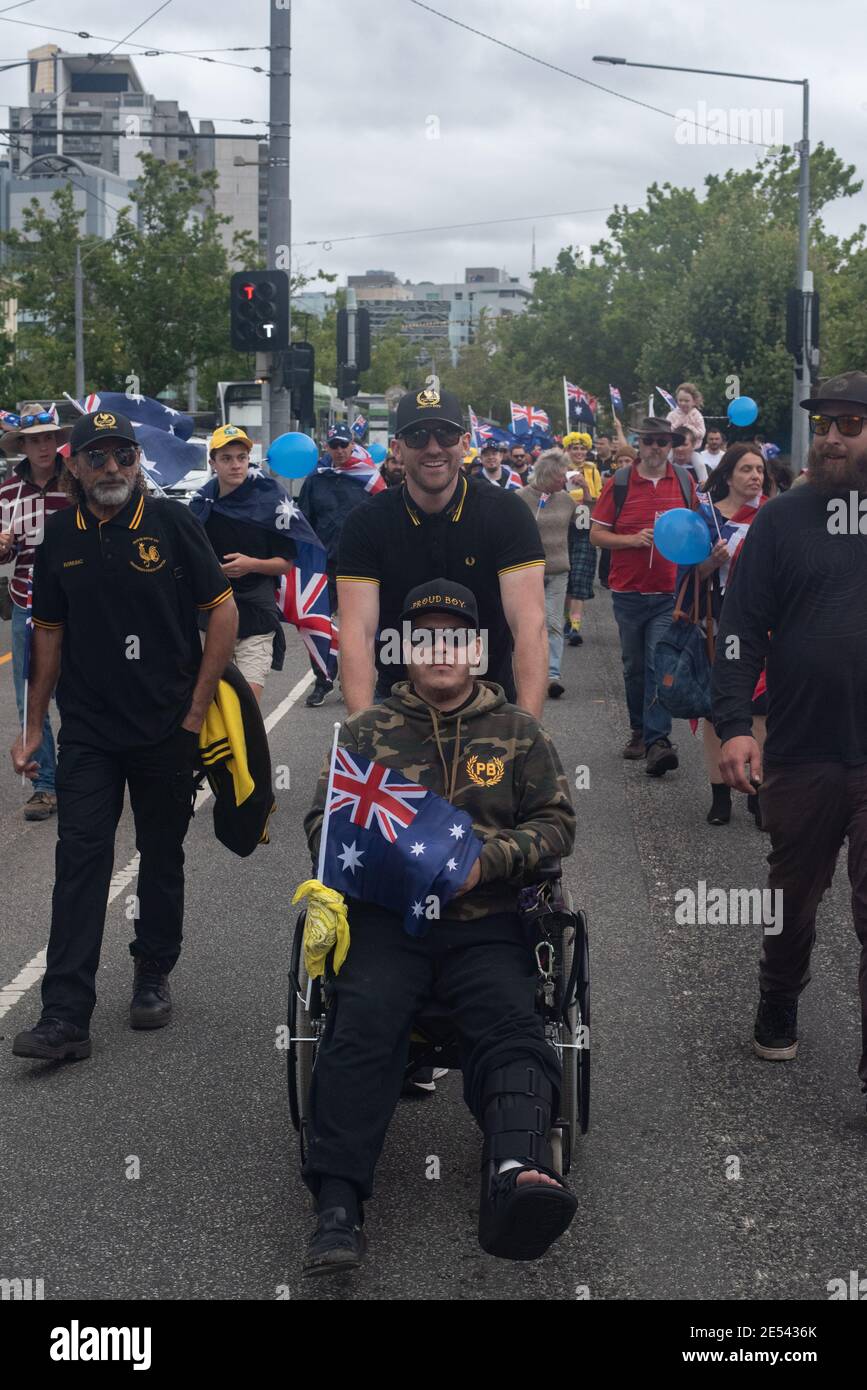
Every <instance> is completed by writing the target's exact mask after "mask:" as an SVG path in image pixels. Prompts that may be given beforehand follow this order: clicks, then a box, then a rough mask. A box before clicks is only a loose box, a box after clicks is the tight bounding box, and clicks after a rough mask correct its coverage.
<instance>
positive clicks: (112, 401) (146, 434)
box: [78, 391, 202, 488]
mask: <svg viewBox="0 0 867 1390" xmlns="http://www.w3.org/2000/svg"><path fill="white" fill-rule="evenodd" d="M78 404H79V405H80V406H81V408H82V410H83V411H84V412H85V414H90V413H91V412H92V411H94V410H104V411H109V412H113V413H114V414H116V415H126V417H127V419H128V420H129V422H130V424H131V425H132V427H133V429H134V430H135V437H136V439H137V440H138V444H139V448H140V449H141V451H142V460H141V461H142V467H143V468H144V470H145V472H146V473H147V474H148V476H149V477H151V478H152V479H153V481H154V482H155V483H156V484H157V486H158V487H161V488H168V487H174V485H175V483H178V482H180V480H181V478H183V477H186V475H187V473H191V472H192V471H193V469H196V468H201V467H202V452H201V450H200V449H199V448H198V447H197V446H196V445H195V444H189V443H187V440H188V439H189V437H190V435H191V434H192V432H193V419H192V416H190V415H184V414H182V413H181V411H179V410H173V409H172V408H171V406H168V405H163V403H162V401H158V400H155V399H154V398H153V397H152V396H142V395H135V396H126V395H124V394H123V392H121V391H101V392H99V393H97V392H94V393H93V394H92V395H90V396H85V397H84V399H83V400H80V401H79V402H78Z"/></svg>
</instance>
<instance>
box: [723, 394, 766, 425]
mask: <svg viewBox="0 0 867 1390" xmlns="http://www.w3.org/2000/svg"><path fill="white" fill-rule="evenodd" d="M758 414H759V407H758V406H757V405H756V403H755V401H754V400H753V398H752V396H736V397H735V399H734V400H733V401H730V402H729V408H728V417H729V419H730V420H731V422H732V424H733V425H751V424H752V423H753V421H754V420H755V419H757V418H758Z"/></svg>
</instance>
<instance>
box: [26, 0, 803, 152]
mask: <svg viewBox="0 0 867 1390" xmlns="http://www.w3.org/2000/svg"><path fill="white" fill-rule="evenodd" d="M409 3H410V4H411V5H415V7H416V9H418V10H427V12H428V14H432V15H436V17H437V19H444V20H445V22H446V23H447V24H454V26H455V27H456V28H457V29H463V30H464V31H465V32H466V33H468V34H475V36H476V38H479V39H485V40H486V41H487V42H488V43H493V44H496V46H497V47H498V48H504V49H505V50H506V52H507V53H514V54H515V55H516V56H517V57H518V58H524V59H525V60H526V61H527V62H528V63H537V64H538V65H539V67H543V68H547V69H548V70H549V71H550V72H556V73H559V74H560V76H561V77H571V79H572V81H573V82H582V83H583V84H584V86H585V87H593V88H594V89H595V90H596V91H597V92H605V94H606V95H607V96H610V97H617V99H618V101H628V102H629V104H630V106H641V107H643V108H644V110H645V111H655V112H656V114H657V115H658V116H667V117H668V118H669V119H670V120H672V121H678V122H679V123H680V124H682V125H691V126H694V127H695V129H696V130H712V131H713V132H714V134H716V133H717V132H716V130H715V129H714V127H713V126H709V125H705V124H704V122H703V121H693V120H690V119H689V118H688V117H681V116H679V115H677V114H676V113H675V112H674V111H666V110H665V108H664V107H662V106H654V105H653V103H652V102H649V101H641V100H640V98H639V97H631V96H627V94H626V93H625V92H618V91H616V90H615V88H614V87H603V85H602V83H601V82H594V81H593V80H592V78H589V77H582V76H581V75H580V73H577V72H572V71H571V70H570V69H569V68H561V67H559V66H558V65H557V63H551V62H549V61H548V59H547V58H539V57H537V55H536V54H535V53H527V52H526V51H525V50H524V49H523V48H517V47H516V46H515V45H514V44H511V43H506V41H505V40H504V39H498V38H496V36H495V35H494V34H487V33H486V32H485V31H484V29H474V28H473V26H472V25H471V24H465V23H464V21H463V20H461V19H455V18H454V16H453V15H450V14H444V13H443V11H442V10H435V9H434V7H433V5H427V4H425V3H424V0H409ZM12 22H13V23H14V21H12ZM729 143H731V144H738V145H758V146H760V147H761V148H762V149H764V150H772V149H776V148H777V147H776V145H769V144H768V143H767V142H766V141H765V140H749V139H747V138H746V137H745V136H743V137H742V136H737V137H736V138H733V137H732V136H729Z"/></svg>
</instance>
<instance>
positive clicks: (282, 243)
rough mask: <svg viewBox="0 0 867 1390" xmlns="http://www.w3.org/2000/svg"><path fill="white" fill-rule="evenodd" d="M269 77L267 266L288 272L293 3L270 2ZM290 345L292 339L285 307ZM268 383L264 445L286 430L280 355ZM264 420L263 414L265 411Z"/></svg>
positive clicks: (284, 0)
mask: <svg viewBox="0 0 867 1390" xmlns="http://www.w3.org/2000/svg"><path fill="white" fill-rule="evenodd" d="M270 6H271V76H270V79H269V110H268V117H269V121H270V125H269V134H268V265H267V268H268V269H269V270H285V271H286V273H287V274H290V275H291V272H292V209H291V204H290V202H289V139H290V135H289V86H290V71H291V61H290V59H291V51H290V47H291V38H292V2H291V0H270ZM289 313H290V328H289V341H290V342H291V340H292V329H291V313H292V309H291V303H290V309H289ZM268 374H269V377H270V380H269V381H268V382H267V383H266V384H265V385H263V387H262V426H263V445H264V448H267V447H268V445H269V444H270V443H271V440H272V439H276V438H277V436H278V435H281V434H285V433H286V431H287V430H288V429H289V427H290V423H291V421H290V406H291V401H290V397H289V392H288V391H287V390H286V389H285V387H284V386H283V372H282V355H281V353H280V352H273V353H270V354H269V373H268ZM266 404H267V406H268V415H267V418H266V415H265V406H266Z"/></svg>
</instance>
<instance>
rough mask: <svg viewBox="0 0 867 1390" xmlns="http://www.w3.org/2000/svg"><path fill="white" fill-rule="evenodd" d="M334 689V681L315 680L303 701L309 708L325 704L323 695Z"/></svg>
mask: <svg viewBox="0 0 867 1390" xmlns="http://www.w3.org/2000/svg"><path fill="white" fill-rule="evenodd" d="M333 689H334V681H317V682H316V684H315V685H314V687H313V689H312V690H311V692H310V694H309V695H308V696H307V699H306V700H305V701H304V703H305V705H307V706H308V708H309V709H315V708H316V707H317V705H324V704H325V696H326V695H330V694H331V692H332V690H333Z"/></svg>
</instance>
